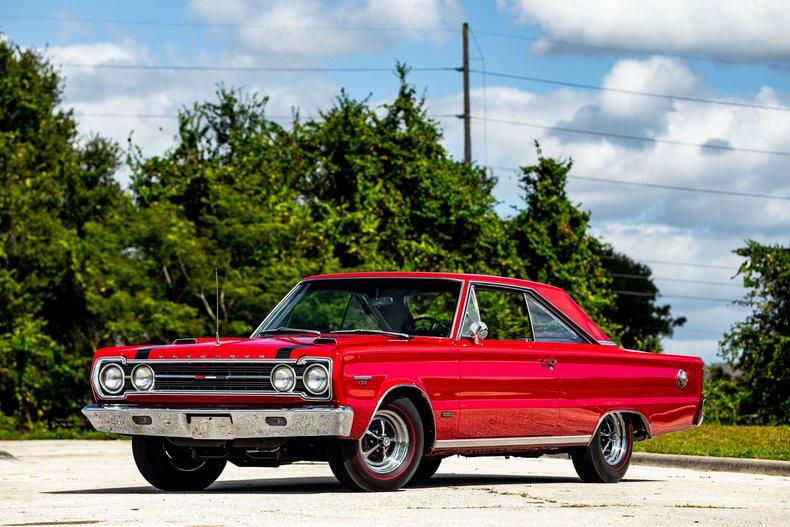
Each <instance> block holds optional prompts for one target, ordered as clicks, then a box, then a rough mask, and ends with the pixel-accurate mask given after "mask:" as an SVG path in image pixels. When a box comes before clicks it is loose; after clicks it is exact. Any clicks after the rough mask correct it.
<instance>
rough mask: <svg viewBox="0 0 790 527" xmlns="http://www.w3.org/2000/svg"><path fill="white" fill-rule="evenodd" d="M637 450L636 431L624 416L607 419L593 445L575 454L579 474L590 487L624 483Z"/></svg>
mask: <svg viewBox="0 0 790 527" xmlns="http://www.w3.org/2000/svg"><path fill="white" fill-rule="evenodd" d="M633 448H634V427H633V425H632V424H631V421H629V420H628V419H626V418H624V417H623V416H622V414H617V413H613V414H609V415H607V416H606V417H604V418H603V420H602V421H601V424H600V426H599V427H598V430H597V431H596V432H595V435H594V436H593V438H592V441H591V442H590V444H589V445H588V446H587V447H585V448H580V449H578V450H575V451H573V452H572V453H571V458H572V459H573V466H574V468H575V469H576V473H577V474H578V475H579V477H580V478H582V480H583V481H585V482H587V483H616V482H618V481H620V480H621V479H623V476H625V473H626V471H627V470H628V465H629V463H630V462H631V452H632V451H633Z"/></svg>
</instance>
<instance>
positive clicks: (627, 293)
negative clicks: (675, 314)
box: [615, 290, 733, 303]
mask: <svg viewBox="0 0 790 527" xmlns="http://www.w3.org/2000/svg"><path fill="white" fill-rule="evenodd" d="M615 293H617V294H618V295H625V296H643V297H651V298H652V297H653V296H654V295H653V293H645V292H642V291H619V290H618V291H615ZM658 296H659V297H660V298H679V299H682V300H702V301H705V302H727V303H729V302H733V300H731V299H729V298H712V297H709V296H692V295H663V294H659V295H658Z"/></svg>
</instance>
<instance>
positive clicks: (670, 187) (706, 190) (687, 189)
mask: <svg viewBox="0 0 790 527" xmlns="http://www.w3.org/2000/svg"><path fill="white" fill-rule="evenodd" d="M486 168H491V169H494V170H505V171H508V172H516V173H518V172H520V169H519V168H517V167H503V166H496V165H486ZM568 179H581V180H585V181H598V182H601V183H613V184H616V185H632V186H635V187H649V188H660V189H666V190H677V191H682V192H698V193H703V194H717V195H725V196H736V197H745V198H762V199H780V200H790V196H774V195H772V194H755V193H753V192H736V191H734V190H720V189H712V188H697V187H683V186H679V185H663V184H660V183H643V182H640V181H627V180H624V179H609V178H597V177H588V176H575V175H569V176H568Z"/></svg>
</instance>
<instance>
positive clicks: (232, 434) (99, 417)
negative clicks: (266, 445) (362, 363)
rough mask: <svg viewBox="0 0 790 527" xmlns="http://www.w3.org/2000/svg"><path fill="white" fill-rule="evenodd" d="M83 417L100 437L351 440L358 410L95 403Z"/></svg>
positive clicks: (344, 408) (86, 410)
mask: <svg viewBox="0 0 790 527" xmlns="http://www.w3.org/2000/svg"><path fill="white" fill-rule="evenodd" d="M82 413H83V414H85V417H87V418H88V420H89V421H90V423H91V424H92V425H93V427H94V428H95V429H96V430H98V431H99V432H109V433H112V434H121V435H132V436H135V435H143V436H159V437H189V438H193V439H215V440H231V439H250V438H269V437H315V436H335V437H348V435H349V434H350V433H351V424H352V422H353V420H354V411H353V410H352V409H351V408H349V407H347V406H312V407H304V408H282V409H277V408H275V409H235V408H234V409H226V408H210V409H208V408H190V409H183V408H179V409H169V408H140V407H136V406H128V405H120V404H92V405H89V406H86V407H85V408H83V409H82Z"/></svg>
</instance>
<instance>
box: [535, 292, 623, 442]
mask: <svg viewBox="0 0 790 527" xmlns="http://www.w3.org/2000/svg"><path fill="white" fill-rule="evenodd" d="M526 298H527V307H528V309H529V314H530V320H531V322H532V331H533V336H532V337H533V341H534V345H535V346H539V347H541V348H542V349H544V350H545V352H546V353H547V354H548V355H551V357H552V360H554V361H555V362H554V369H555V372H556V374H557V377H558V383H559V385H558V393H559V398H558V403H559V404H558V406H559V415H558V419H557V428H556V430H555V435H558V436H577V435H584V434H589V433H590V431H591V430H594V428H595V425H596V423H597V420H598V418H599V417H600V415H601V413H602V410H601V407H600V406H599V403H600V401H601V397H602V396H605V395H619V393H617V390H616V389H615V388H614V387H612V386H611V379H610V378H607V375H609V374H611V373H613V369H612V368H611V367H607V366H605V363H606V362H607V361H606V360H605V359H606V358H607V357H606V356H607V352H608V351H610V350H617V348H609V349H607V348H608V347H606V346H601V345H600V344H592V343H590V342H589V341H588V339H585V338H584V337H583V336H582V335H581V334H580V333H579V332H578V331H577V330H576V329H574V328H573V327H572V324H570V323H568V322H565V321H563V320H561V318H560V316H559V315H558V314H557V313H556V312H555V311H554V310H553V308H552V307H550V305H549V304H548V303H547V302H545V301H543V300H542V299H540V298H539V297H538V296H536V295H534V294H532V293H530V294H528V295H527V297H526Z"/></svg>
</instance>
